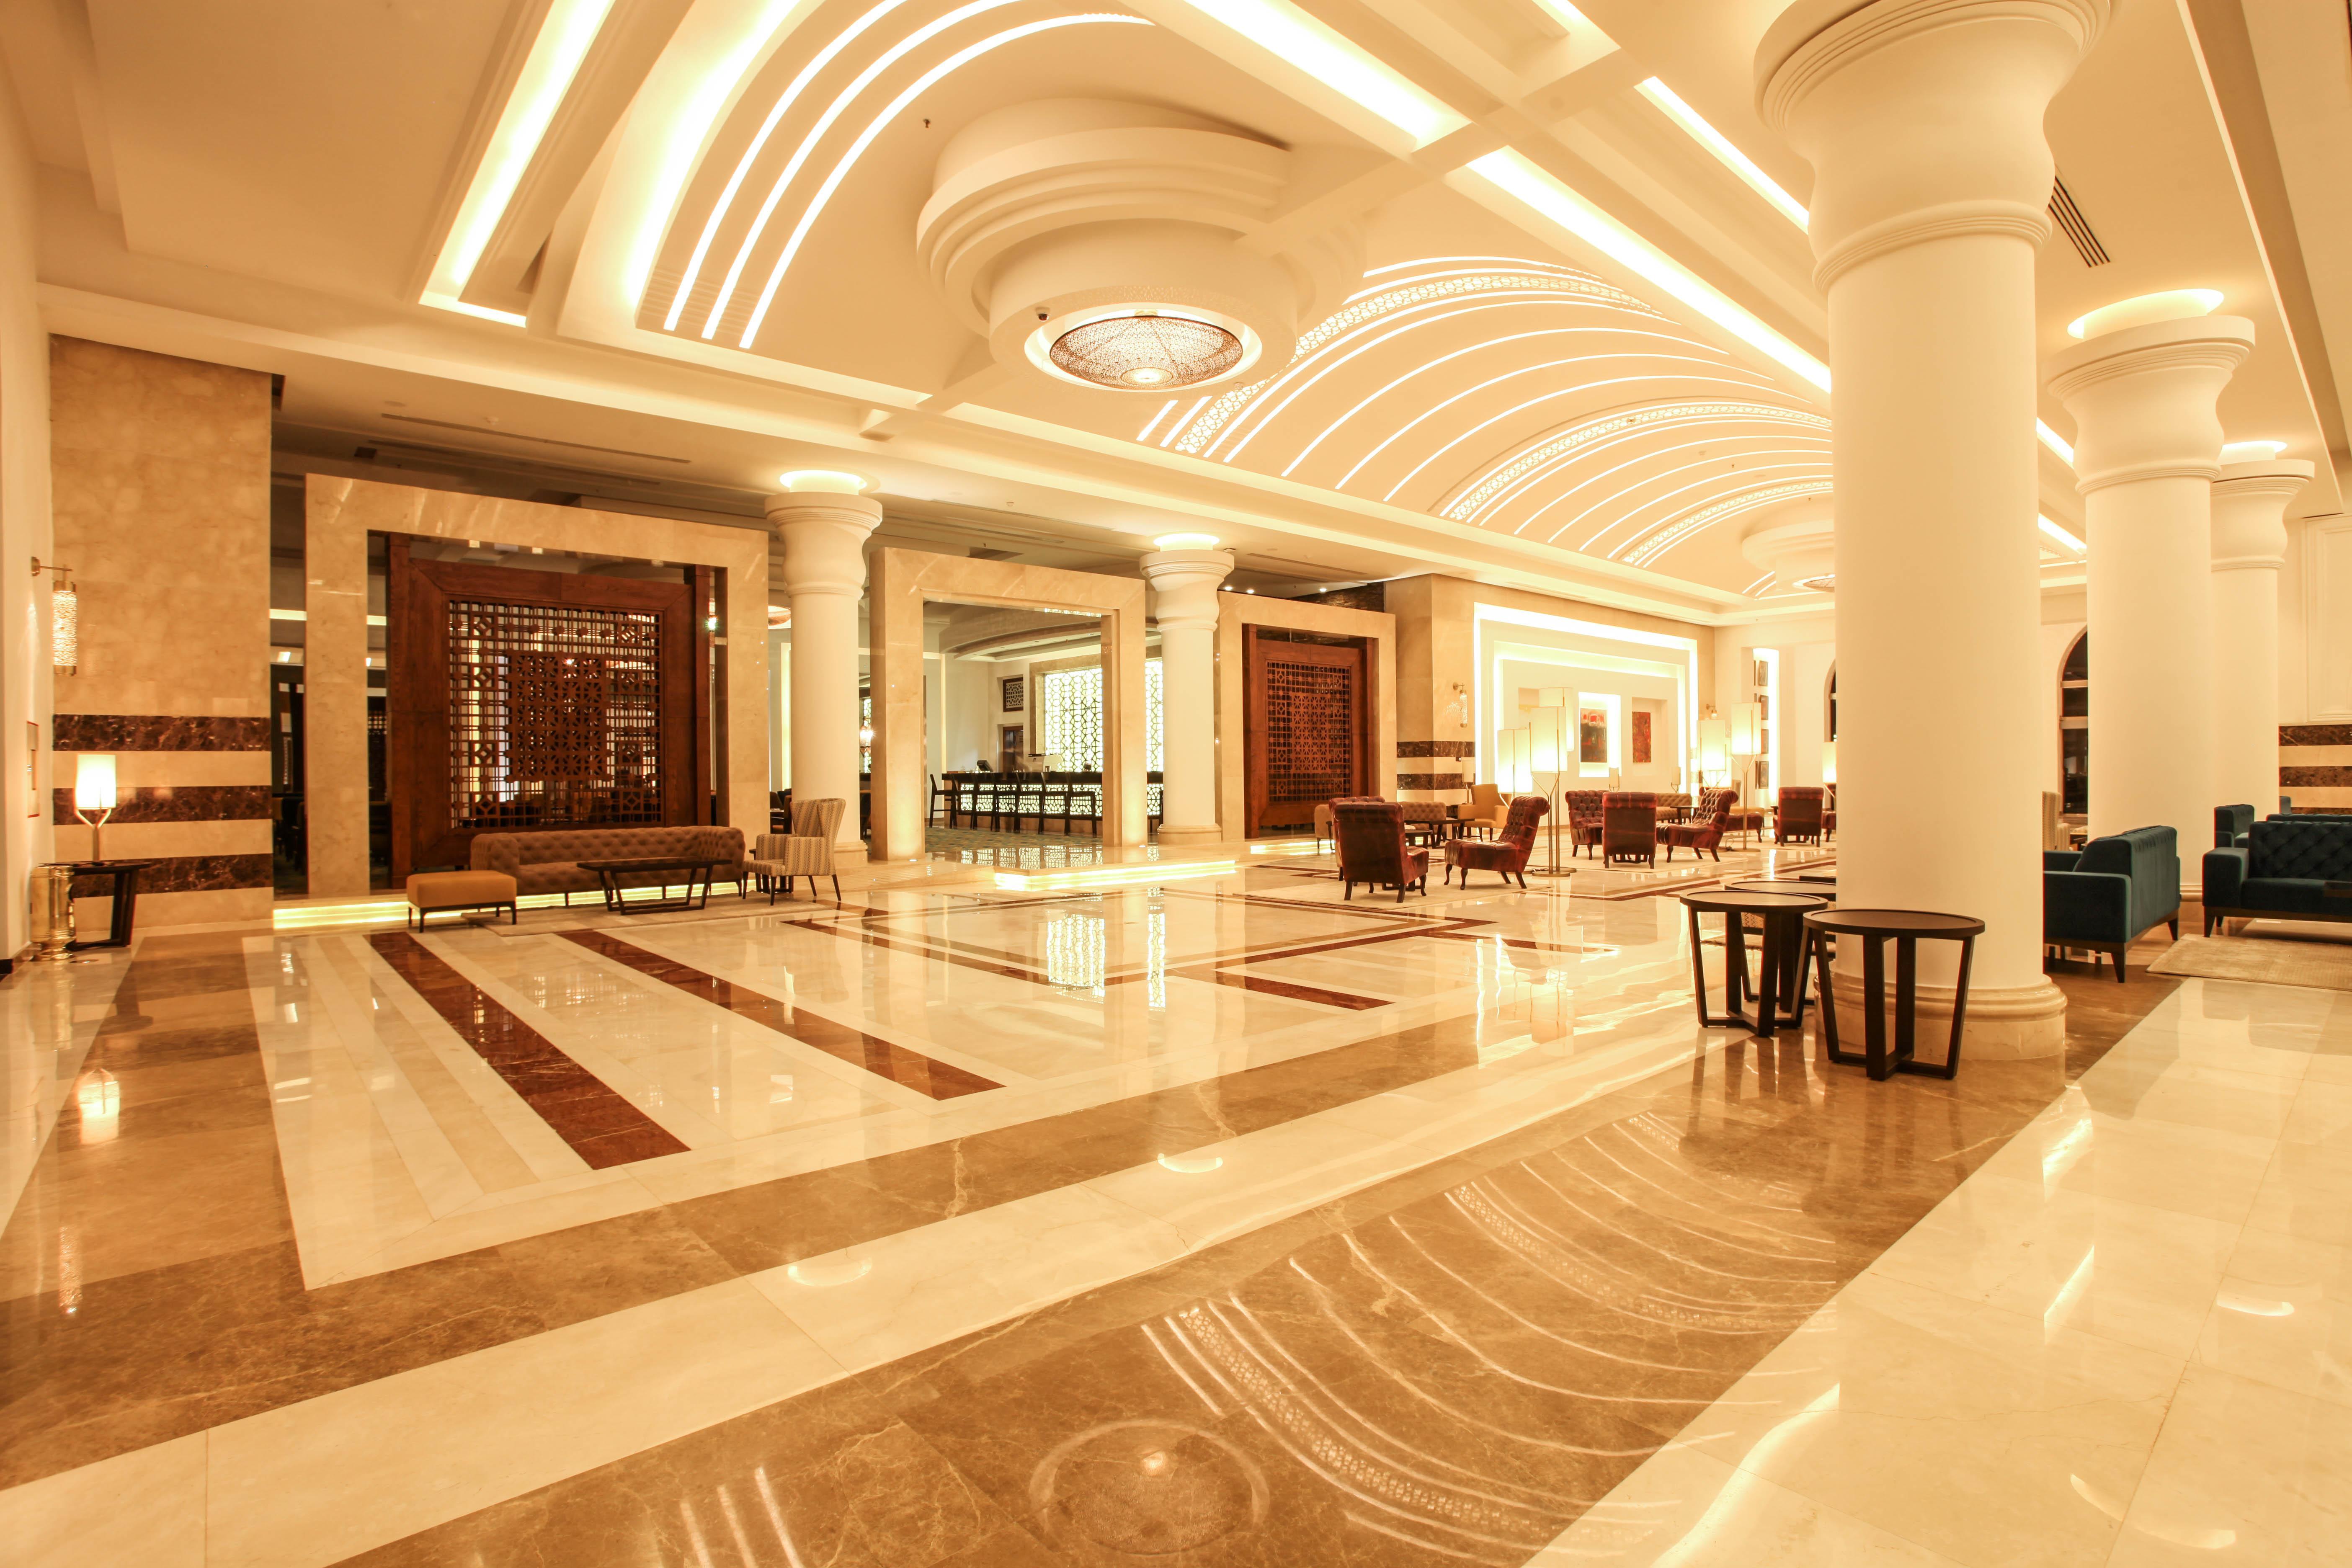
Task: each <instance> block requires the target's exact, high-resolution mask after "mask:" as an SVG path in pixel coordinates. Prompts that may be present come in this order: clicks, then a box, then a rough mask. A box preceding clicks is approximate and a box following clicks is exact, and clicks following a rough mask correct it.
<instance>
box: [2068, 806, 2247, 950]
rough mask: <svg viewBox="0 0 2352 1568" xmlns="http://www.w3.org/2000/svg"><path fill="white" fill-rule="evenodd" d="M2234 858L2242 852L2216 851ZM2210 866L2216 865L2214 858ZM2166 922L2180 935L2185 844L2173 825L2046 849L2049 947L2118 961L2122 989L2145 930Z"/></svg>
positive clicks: (2209, 859)
mask: <svg viewBox="0 0 2352 1568" xmlns="http://www.w3.org/2000/svg"><path fill="white" fill-rule="evenodd" d="M2230 853H2234V851H2230V850H2221V849H2216V850H2214V851H2213V852H2212V854H2213V855H2221V854H2230ZM2206 863H2207V864H2208V865H2209V866H2210V864H2211V863H2212V856H2211V855H2209V856H2207V858H2206ZM2209 874H2210V873H2209ZM2159 925H2169V926H2170V927H2171V928H2172V934H2173V935H2174V936H2176V937H2178V936H2179V934H2180V847H2179V837H2177V836H2176V835H2175V834H2174V833H2173V831H2172V829H2171V828H2169V827H2135V828H2133V829H2132V830H2131V831H2130V832H2128V833H2116V834H2110V835H2109V836H2108V837H2105V838H2094V839H2092V840H2091V841H2090V842H2089V843H2088V844H2085V845H2084V846H2083V847H2082V848H2080V849H2045V850H2043V851H2042V945H2043V946H2044V947H2087V948H2089V949H2091V950H2092V952H2093V953H2094V954H2096V953H2101V952H2104V953H2106V954H2107V955H2109V956H2110V957H2112V958H2113V959H2114V960H2115V961H2116V984H2118V985H2120V984H2123V982H2124V978H2125V974H2124V955H2125V953H2126V952H2127V951H2129V949H2130V947H2131V944H2132V943H2133V942H2137V941H2138V940H2139V938H2140V936H2141V934H2142V933H2143V932H2146V931H2150V930H2152V929H2154V928H2155V927H2157V926H2159ZM2093 962H2094V963H2096V959H2095V958H2094V960H2093Z"/></svg>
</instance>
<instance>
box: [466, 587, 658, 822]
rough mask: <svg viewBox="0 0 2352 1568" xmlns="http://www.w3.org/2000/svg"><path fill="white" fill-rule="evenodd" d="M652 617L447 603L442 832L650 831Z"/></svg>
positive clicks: (654, 747)
mask: <svg viewBox="0 0 2352 1568" xmlns="http://www.w3.org/2000/svg"><path fill="white" fill-rule="evenodd" d="M661 629H662V628H661V616H659V615H658V614H656V613H655V612H652V611H646V610H615V609H595V608H588V607H584V606H572V605H510V604H499V603H493V602H488V601H483V600H473V599H452V600H451V601H450V602H449V816H450V823H449V826H451V827H453V828H516V827H564V826H579V825H584V824H589V823H659V822H660V821H661V820H662V784H663V780H662V776H661V698H662V691H661Z"/></svg>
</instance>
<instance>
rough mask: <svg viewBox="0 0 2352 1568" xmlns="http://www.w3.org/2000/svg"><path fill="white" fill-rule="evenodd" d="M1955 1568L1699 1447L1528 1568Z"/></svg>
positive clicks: (1660, 1460)
mask: <svg viewBox="0 0 2352 1568" xmlns="http://www.w3.org/2000/svg"><path fill="white" fill-rule="evenodd" d="M1668 1564H1671V1565H1672V1568H1951V1564H1952V1559H1950V1558H1948V1557H1945V1556H1941V1555H1939V1554H1938V1553H1937V1552H1930V1551H1928V1550H1927V1548H1926V1547H1924V1546H1920V1545H1918V1544H1916V1543H1915V1542H1909V1541H1906V1540H1904V1539H1903V1538H1902V1537H1901V1536H1899V1535H1895V1534H1894V1533H1892V1532H1890V1531H1885V1530H1881V1529H1879V1528H1878V1527H1877V1526H1875V1525H1872V1524H1865V1523H1864V1522H1863V1521H1861V1520H1858V1519H1855V1518H1853V1516H1852V1515H1850V1514H1845V1513H1841V1512H1839V1511H1838V1510H1835V1509H1833V1508H1827V1507H1824V1506H1822V1504H1820V1503H1818V1502H1815V1501H1813V1500H1811V1499H1810V1498H1806V1497H1803V1496H1801V1495H1799V1494H1798V1493H1796V1492H1792V1491H1790V1490H1789V1489H1787V1488H1785V1487H1781V1486H1778V1485H1776V1484H1774V1483H1773V1482H1771V1481H1768V1480H1766V1479H1764V1478H1763V1477H1761V1476H1759V1475H1758V1474H1756V1473H1755V1472H1754V1471H1752V1470H1745V1469H1739V1468H1735V1467H1733V1466H1730V1465H1727V1464H1725V1463H1724V1462H1723V1461H1722V1460H1720V1459H1717V1458H1712V1457H1710V1456H1708V1455H1706V1454H1702V1453H1700V1452H1699V1451H1698V1450H1697V1449H1696V1448H1691V1447H1683V1446H1680V1445H1675V1446H1673V1447H1666V1448H1664V1449H1661V1450H1660V1451H1659V1452H1658V1454H1657V1455H1656V1457H1655V1458H1652V1459H1650V1460H1649V1461H1648V1462H1647V1463H1645V1464H1644V1465H1643V1466H1642V1468H1640V1469H1638V1470H1636V1471H1634V1472H1633V1475H1631V1476H1629V1477H1627V1478H1626V1479H1625V1480H1624V1481H1622V1483H1620V1484H1619V1485H1618V1487H1617V1488H1616V1489H1614V1490H1613V1491H1612V1492H1611V1493H1610V1494H1609V1495H1608V1496H1607V1497H1605V1498H1603V1499H1601V1501H1600V1502H1598V1503H1596V1504H1594V1505H1593V1507H1592V1508H1591V1510H1589V1511H1588V1512H1587V1513H1586V1514H1585V1515H1584V1517H1583V1518H1581V1519H1580V1520H1578V1521H1576V1523H1574V1524H1573V1525H1570V1527H1569V1528H1568V1529H1567V1530H1566V1531H1563V1532H1562V1533H1561V1535H1560V1536H1559V1539H1558V1540H1556V1541H1554V1542H1552V1543H1551V1544H1550V1545H1549V1546H1548V1547H1546V1548H1545V1549H1544V1550H1543V1551H1541V1552H1537V1553H1536V1554H1535V1556H1533V1557H1531V1558H1529V1559H1528V1563H1527V1568H1580V1565H1581V1568H1664V1565H1668Z"/></svg>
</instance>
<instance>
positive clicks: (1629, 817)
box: [1601, 790, 1658, 866]
mask: <svg viewBox="0 0 2352 1568" xmlns="http://www.w3.org/2000/svg"><path fill="white" fill-rule="evenodd" d="M1601 858H1602V859H1603V860H1604V861H1605V862H1606V863H1608V864H1609V865H1612V866H1614V865H1617V864H1619V863H1620V862H1623V863H1625V864H1629V865H1630V864H1632V863H1633V862H1634V861H1640V862H1642V863H1643V864H1644V865H1649V866H1655V865H1656V864H1657V863H1658V797H1657V796H1656V795H1653V794H1652V793H1651V792H1649V791H1648V790H1611V791H1610V792H1609V793H1608V794H1607V795H1603V796H1602V797H1601Z"/></svg>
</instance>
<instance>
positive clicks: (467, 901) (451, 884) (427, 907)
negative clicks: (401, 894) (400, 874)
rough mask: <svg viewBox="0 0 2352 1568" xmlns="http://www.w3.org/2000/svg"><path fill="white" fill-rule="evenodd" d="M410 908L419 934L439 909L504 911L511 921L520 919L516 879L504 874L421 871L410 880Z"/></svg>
mask: <svg viewBox="0 0 2352 1568" xmlns="http://www.w3.org/2000/svg"><path fill="white" fill-rule="evenodd" d="M408 907H409V909H410V910H413V911H414V912H415V922H416V929H417V930H418V931H423V930H424V929H425V916H426V915H429V914H432V913H434V912H435V911H436V910H506V912H507V919H508V920H509V921H510V922H511V921H517V920H520V915H519V914H517V912H516V910H515V879H513V878H512V877H509V876H508V875H507V874H506V873H505V872H504V871H419V872H417V873H416V874H415V876H413V877H411V878H409V879H408Z"/></svg>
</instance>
